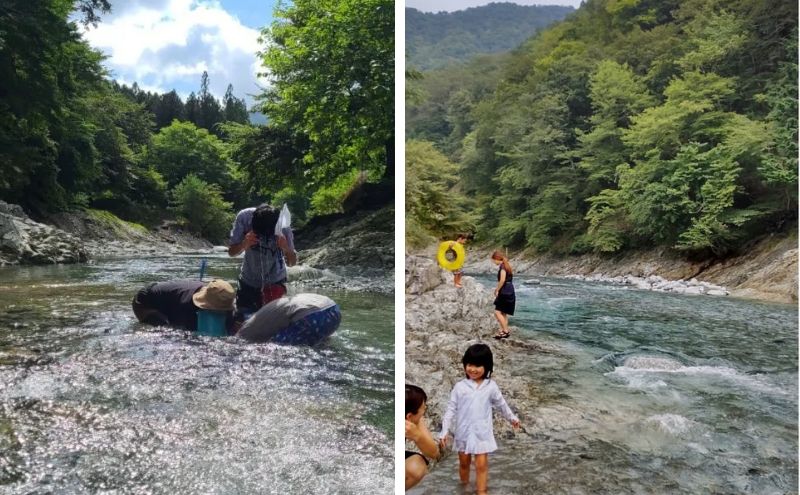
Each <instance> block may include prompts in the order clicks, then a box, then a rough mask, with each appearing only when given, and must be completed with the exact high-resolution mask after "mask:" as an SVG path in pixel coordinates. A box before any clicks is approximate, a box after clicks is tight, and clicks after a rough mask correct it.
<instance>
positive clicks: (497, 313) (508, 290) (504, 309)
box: [492, 251, 517, 339]
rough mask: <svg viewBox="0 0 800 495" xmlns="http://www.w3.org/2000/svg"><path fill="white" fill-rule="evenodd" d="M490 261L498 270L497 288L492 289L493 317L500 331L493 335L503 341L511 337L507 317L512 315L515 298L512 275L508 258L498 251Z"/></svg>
mask: <svg viewBox="0 0 800 495" xmlns="http://www.w3.org/2000/svg"><path fill="white" fill-rule="evenodd" d="M492 261H493V262H494V264H495V265H498V266H499V267H500V268H499V269H498V270H497V287H495V289H494V317H495V318H497V321H498V323H500V331H499V332H497V333H496V334H495V335H494V338H496V339H505V338H508V336H509V335H511V332H509V331H508V316H509V315H512V316H513V315H514V307H515V306H516V302H517V296H516V295H515V293H514V284H513V282H512V281H513V279H514V273H513V270H511V264H510V263H509V262H508V258H506V257H505V256H503V253H501V252H500V251H495V252H494V253H492Z"/></svg>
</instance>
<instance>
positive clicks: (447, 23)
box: [406, 3, 574, 70]
mask: <svg viewBox="0 0 800 495" xmlns="http://www.w3.org/2000/svg"><path fill="white" fill-rule="evenodd" d="M573 10H574V9H573V8H572V7H564V6H559V5H532V6H523V5H517V4H514V3H490V4H489V5H484V6H481V7H474V8H469V9H466V10H459V11H456V12H450V13H448V12H438V13H425V12H420V11H419V10H416V9H412V8H406V56H407V63H408V65H409V66H411V67H414V68H417V69H420V70H429V69H435V68H441V67H444V66H446V65H450V64H452V63H454V62H465V61H467V60H469V59H470V58H472V57H474V56H476V55H480V54H490V53H500V52H507V51H509V50H511V49H512V48H516V47H517V46H519V44H520V43H522V42H523V41H525V40H526V39H527V38H529V37H530V36H532V35H533V34H534V33H536V32H537V31H538V30H540V29H542V28H544V27H546V26H548V25H550V24H552V23H553V22H555V21H560V20H561V19H563V18H564V17H566V15H567V14H569V13H570V12H573Z"/></svg>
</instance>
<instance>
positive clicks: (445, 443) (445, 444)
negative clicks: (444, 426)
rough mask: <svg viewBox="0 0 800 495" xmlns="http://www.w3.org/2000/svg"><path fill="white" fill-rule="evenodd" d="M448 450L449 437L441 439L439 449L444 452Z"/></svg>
mask: <svg viewBox="0 0 800 495" xmlns="http://www.w3.org/2000/svg"><path fill="white" fill-rule="evenodd" d="M445 448H447V435H445V436H443V437H442V438H440V439H439V449H441V450H444V449H445Z"/></svg>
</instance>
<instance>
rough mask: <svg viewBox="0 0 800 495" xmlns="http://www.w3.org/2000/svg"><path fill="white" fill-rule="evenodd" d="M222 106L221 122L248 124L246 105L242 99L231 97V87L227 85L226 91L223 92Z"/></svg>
mask: <svg viewBox="0 0 800 495" xmlns="http://www.w3.org/2000/svg"><path fill="white" fill-rule="evenodd" d="M222 104H223V106H224V110H223V113H224V115H223V120H225V121H226V122H237V123H239V124H246V123H247V122H248V120H249V119H248V116H247V105H246V104H245V102H244V100H243V99H239V98H236V97H235V96H233V85H232V84H228V89H227V90H225V97H224V98H223V99H222Z"/></svg>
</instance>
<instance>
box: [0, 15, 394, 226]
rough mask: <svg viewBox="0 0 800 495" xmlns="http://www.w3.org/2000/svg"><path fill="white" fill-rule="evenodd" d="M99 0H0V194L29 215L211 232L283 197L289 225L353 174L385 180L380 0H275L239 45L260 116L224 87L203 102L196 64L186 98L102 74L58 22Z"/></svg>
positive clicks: (333, 201) (385, 79)
mask: <svg viewBox="0 0 800 495" xmlns="http://www.w3.org/2000/svg"><path fill="white" fill-rule="evenodd" d="M112 8H113V2H108V1H107V0H42V1H37V2H29V1H24V0H9V1H6V2H3V3H2V4H0V199H2V200H4V201H7V202H10V203H16V204H19V205H21V206H23V208H24V209H25V210H26V211H28V212H29V213H30V214H32V215H34V216H36V217H43V216H46V215H47V214H50V213H53V212H59V211H65V210H74V209H83V208H96V209H103V210H108V211H111V212H112V213H114V214H116V215H118V216H119V217H121V218H123V219H125V220H129V221H133V222H139V223H143V224H146V225H155V224H157V223H159V222H160V221H162V220H164V219H165V218H174V217H177V218H179V219H181V220H182V221H183V222H185V223H186V225H187V226H188V227H190V228H191V229H193V230H195V231H196V232H198V233H199V234H201V235H203V236H205V237H207V238H209V239H212V240H215V241H220V240H222V239H223V238H224V237H225V233H226V232H227V230H229V228H230V222H231V219H232V215H233V214H234V213H235V211H236V209H238V208H242V207H245V206H251V205H253V204H255V203H256V202H262V201H270V202H273V203H277V204H280V203H282V202H288V203H290V205H291V207H292V210H293V213H294V217H295V218H296V219H298V220H299V221H300V222H302V221H303V220H305V219H307V218H309V217H310V216H313V215H317V214H325V213H330V212H335V211H339V210H340V209H341V208H342V202H343V200H344V198H345V196H346V194H347V192H348V191H349V190H350V189H352V188H353V187H355V186H356V185H358V184H359V183H360V182H364V181H370V180H375V181H378V180H384V181H391V180H393V175H394V170H393V162H392V160H391V159H389V158H388V157H389V156H390V155H393V150H392V146H391V144H389V143H391V142H392V141H393V136H392V129H393V118H392V109H393V104H392V95H393V86H394V80H393V72H392V71H393V65H394V59H393V50H394V48H393V35H392V34H393V26H394V24H393V15H392V12H391V3H390V2H386V1H382V0H368V1H358V2H356V1H354V0H338V1H335V2H327V5H325V6H324V8H323V7H322V6H318V5H317V3H316V2H305V1H301V0H298V1H295V2H293V3H292V5H291V6H282V7H279V8H277V9H276V11H275V12H274V15H273V17H274V19H275V20H274V22H273V24H272V25H271V26H268V27H266V28H265V29H264V30H263V31H262V33H261V34H262V46H263V50H264V51H263V52H262V53H259V54H253V56H254V57H259V58H260V60H261V62H262V64H263V66H264V68H265V72H266V71H268V72H269V77H270V78H271V81H272V86H270V87H269V88H268V89H265V90H264V92H263V94H261V95H260V96H259V101H258V104H257V106H256V110H260V111H262V112H263V113H265V114H267V115H268V116H269V119H270V124H269V125H266V126H254V125H252V124H250V123H249V119H248V116H249V115H248V110H247V108H246V106H245V103H244V101H243V100H242V99H240V98H237V97H236V96H234V93H233V88H232V87H231V86H230V85H229V86H228V91H227V92H226V94H225V96H224V97H223V99H222V101H220V100H219V99H217V98H216V97H214V96H213V95H212V94H211V93H210V92H209V80H208V75H207V74H205V73H204V74H203V75H202V77H201V78H200V81H199V82H200V86H199V89H198V91H197V92H196V93H195V92H193V93H191V94H190V95H189V96H188V97H187V98H186V101H183V100H182V99H181V97H180V96H179V95H178V94H177V93H176V92H175V91H174V90H173V91H169V92H166V93H164V94H157V93H152V92H144V91H142V90H140V89H139V88H138V86H137V85H136V84H133V86H132V87H127V86H124V85H119V84H117V83H116V82H114V81H112V80H110V79H109V74H108V71H107V69H106V68H105V67H104V65H103V59H104V57H103V55H102V54H101V53H100V52H98V51H97V50H95V49H93V48H92V47H91V46H89V44H88V43H87V42H86V41H85V40H84V39H83V38H82V36H81V34H80V30H79V29H78V25H77V24H76V23H75V22H73V21H71V18H72V16H73V15H75V14H77V16H78V17H79V18H80V20H79V21H78V22H82V23H84V24H86V25H87V26H90V25H92V24H95V25H96V23H98V22H102V16H103V14H104V13H108V12H110V10H111V9H112ZM349 36H352V38H348V37H349ZM301 46H302V47H315V49H316V50H317V51H316V55H315V56H314V57H310V56H309V54H308V52H306V51H305V50H304V49H299V48H298V47H301ZM354 60H355V61H357V64H356V65H354V64H353V63H352V62H353V61H354Z"/></svg>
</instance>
